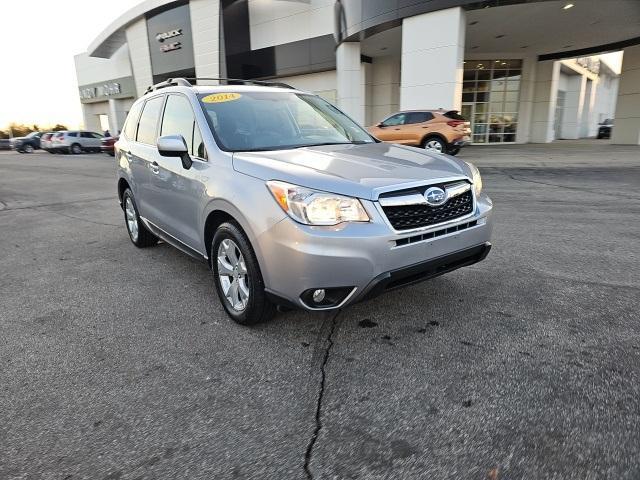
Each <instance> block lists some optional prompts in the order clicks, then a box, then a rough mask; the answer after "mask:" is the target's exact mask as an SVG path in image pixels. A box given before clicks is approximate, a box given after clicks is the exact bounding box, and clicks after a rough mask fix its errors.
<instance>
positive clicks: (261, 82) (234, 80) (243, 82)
mask: <svg viewBox="0 0 640 480" xmlns="http://www.w3.org/2000/svg"><path fill="white" fill-rule="evenodd" d="M174 80H175V79H174ZM185 80H188V81H195V82H198V80H209V81H217V82H226V83H227V85H261V86H264V87H279V88H291V89H293V90H295V87H292V86H291V85H288V84H286V83H282V82H269V81H265V80H244V79H241V78H223V77H220V78H217V77H199V78H197V77H193V78H186V79H185Z"/></svg>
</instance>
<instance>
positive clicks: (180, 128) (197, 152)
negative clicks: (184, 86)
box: [160, 95, 206, 158]
mask: <svg viewBox="0 0 640 480" xmlns="http://www.w3.org/2000/svg"><path fill="white" fill-rule="evenodd" d="M160 135H182V137H183V138H184V140H185V142H187V148H188V149H189V154H190V155H193V156H194V157H200V158H206V152H205V151H204V143H203V142H202V135H201V134H200V130H199V128H198V125H197V123H196V119H195V117H194V116H193V109H192V108H191V102H189V100H188V99H187V98H186V97H183V96H182V95H169V96H168V97H167V104H166V106H165V108H164V116H163V117H162V127H161V129H160Z"/></svg>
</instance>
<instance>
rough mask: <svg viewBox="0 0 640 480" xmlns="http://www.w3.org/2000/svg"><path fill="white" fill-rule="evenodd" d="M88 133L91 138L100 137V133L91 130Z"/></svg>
mask: <svg viewBox="0 0 640 480" xmlns="http://www.w3.org/2000/svg"><path fill="white" fill-rule="evenodd" d="M90 135H91V136H92V137H93V138H102V135H100V134H99V133H96V132H91V133H90Z"/></svg>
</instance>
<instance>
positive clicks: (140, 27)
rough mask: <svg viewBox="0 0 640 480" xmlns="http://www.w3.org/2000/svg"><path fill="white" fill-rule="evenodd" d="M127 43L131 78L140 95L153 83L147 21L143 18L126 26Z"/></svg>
mask: <svg viewBox="0 0 640 480" xmlns="http://www.w3.org/2000/svg"><path fill="white" fill-rule="evenodd" d="M127 44H128V45H129V58H130V59H131V70H132V71H133V79H134V80H135V83H136V93H137V94H138V96H139V97H140V96H142V95H144V92H145V91H146V90H147V87H148V86H150V85H153V73H152V71H151V53H150V52H149V39H148V38H147V21H146V20H145V19H144V18H141V19H140V20H138V21H137V22H135V23H133V24H131V25H129V26H128V27H127Z"/></svg>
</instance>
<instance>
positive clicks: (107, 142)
mask: <svg viewBox="0 0 640 480" xmlns="http://www.w3.org/2000/svg"><path fill="white" fill-rule="evenodd" d="M118 138H120V136H119V135H118V136H115V137H107V138H103V139H102V144H101V145H100V150H102V151H103V152H104V153H107V154H109V155H111V156H112V157H113V156H114V155H115V153H114V148H113V145H114V144H115V143H116V142H117V141H118Z"/></svg>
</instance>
